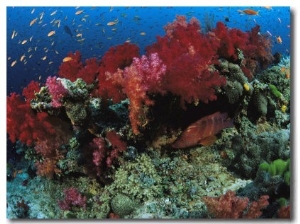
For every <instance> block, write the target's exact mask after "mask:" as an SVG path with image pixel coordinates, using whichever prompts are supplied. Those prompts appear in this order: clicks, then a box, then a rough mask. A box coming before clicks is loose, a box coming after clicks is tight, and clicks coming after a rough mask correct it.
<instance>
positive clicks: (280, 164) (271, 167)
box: [259, 159, 290, 185]
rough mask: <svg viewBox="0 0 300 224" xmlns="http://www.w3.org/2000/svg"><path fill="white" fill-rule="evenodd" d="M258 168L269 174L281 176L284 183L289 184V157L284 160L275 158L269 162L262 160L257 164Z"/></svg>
mask: <svg viewBox="0 0 300 224" xmlns="http://www.w3.org/2000/svg"><path fill="white" fill-rule="evenodd" d="M259 169H260V170H264V171H266V172H268V173H269V174H270V175H271V176H276V175H279V176H281V177H282V178H283V179H284V181H285V183H286V184H288V185H290V159H287V160H286V161H284V160H282V159H276V160H274V161H273V162H271V163H267V162H263V163H261V164H260V165H259Z"/></svg>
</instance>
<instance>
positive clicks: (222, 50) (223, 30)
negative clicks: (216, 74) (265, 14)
mask: <svg viewBox="0 0 300 224" xmlns="http://www.w3.org/2000/svg"><path fill="white" fill-rule="evenodd" d="M259 31H260V27H259V26H258V25H256V26H255V27H254V28H253V29H251V31H248V32H243V31H241V30H239V29H228V28H227V27H226V26H225V25H224V24H223V23H222V22H218V23H217V26H216V28H215V29H214V30H213V34H214V35H216V37H217V39H218V40H219V42H220V46H219V48H218V55H219V57H220V58H226V59H227V60H229V61H232V62H236V61H237V60H243V61H242V66H241V67H242V69H243V71H244V72H245V75H246V76H247V77H248V78H249V79H252V78H253V77H254V75H255V74H256V73H257V72H258V71H259V69H260V67H261V68H266V67H267V66H268V65H270V64H271V63H272V61H273V56H272V53H271V40H270V39H269V38H268V36H265V35H261V34H260V32H259ZM239 51H241V52H239ZM239 54H240V55H239ZM242 54H243V56H242Z"/></svg>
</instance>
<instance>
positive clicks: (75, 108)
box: [64, 102, 87, 125]
mask: <svg viewBox="0 0 300 224" xmlns="http://www.w3.org/2000/svg"><path fill="white" fill-rule="evenodd" d="M64 106H65V109H66V114H67V115H68V117H69V119H70V120H71V122H72V124H75V125H81V124H83V122H84V120H85V119H86V116H87V112H86V110H85V107H84V105H83V104H82V103H81V102H76V103H73V102H66V103H65V104H64Z"/></svg>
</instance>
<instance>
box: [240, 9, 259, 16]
mask: <svg viewBox="0 0 300 224" xmlns="http://www.w3.org/2000/svg"><path fill="white" fill-rule="evenodd" d="M238 12H239V13H240V14H246V15H249V16H257V15H258V12H259V11H254V10H253V9H244V10H238Z"/></svg>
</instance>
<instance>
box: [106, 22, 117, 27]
mask: <svg viewBox="0 0 300 224" xmlns="http://www.w3.org/2000/svg"><path fill="white" fill-rule="evenodd" d="M117 23H118V22H116V21H111V22H108V23H107V26H114V25H116V24H117Z"/></svg>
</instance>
